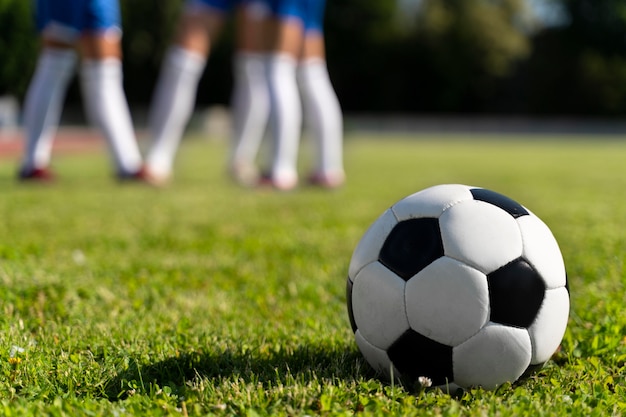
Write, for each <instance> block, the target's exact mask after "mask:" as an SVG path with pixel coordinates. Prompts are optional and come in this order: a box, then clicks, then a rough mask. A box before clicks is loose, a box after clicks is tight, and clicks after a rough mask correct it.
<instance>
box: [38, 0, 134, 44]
mask: <svg viewBox="0 0 626 417" xmlns="http://www.w3.org/2000/svg"><path fill="white" fill-rule="evenodd" d="M35 21H36V24H37V29H38V30H39V31H40V32H41V33H44V34H46V35H47V36H50V37H53V38H55V39H58V40H61V41H68V42H73V41H75V40H76V39H77V38H78V36H80V34H81V33H83V32H87V31H93V32H100V31H102V32H106V31H109V30H111V29H113V30H116V31H119V32H120V33H121V30H122V29H121V17H120V5H119V2H118V0H35Z"/></svg>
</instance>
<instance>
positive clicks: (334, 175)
mask: <svg viewBox="0 0 626 417" xmlns="http://www.w3.org/2000/svg"><path fill="white" fill-rule="evenodd" d="M266 1H268V3H269V4H270V6H271V10H272V21H271V27H270V32H269V34H270V40H271V41H270V51H269V57H268V70H267V76H268V85H269V89H270V100H271V106H272V112H271V125H272V131H273V134H272V136H273V139H274V147H275V149H274V157H273V158H274V159H273V163H272V167H271V170H270V173H269V175H268V176H267V177H266V178H264V182H265V183H268V184H271V185H273V186H274V187H276V188H277V189H281V190H289V189H291V188H293V187H295V186H296V185H297V183H298V173H297V159H298V144H299V139H300V133H301V124H302V109H301V104H300V103H301V100H302V106H303V108H304V116H305V120H307V121H308V122H309V125H310V127H311V128H312V130H313V134H314V136H315V139H316V143H317V148H318V149H317V150H318V161H317V165H316V166H315V169H314V172H313V174H312V175H311V177H310V178H309V180H310V182H311V183H312V184H315V185H320V186H323V187H327V188H334V187H338V186H340V185H342V184H343V182H344V180H345V172H344V168H343V155H342V147H343V144H342V142H343V120H342V114H341V108H340V106H339V102H338V100H337V96H336V94H335V91H334V89H333V86H332V84H331V82H330V79H329V76H328V70H327V67H326V57H325V46H324V35H323V20H324V7H325V0H266ZM300 94H301V95H300Z"/></svg>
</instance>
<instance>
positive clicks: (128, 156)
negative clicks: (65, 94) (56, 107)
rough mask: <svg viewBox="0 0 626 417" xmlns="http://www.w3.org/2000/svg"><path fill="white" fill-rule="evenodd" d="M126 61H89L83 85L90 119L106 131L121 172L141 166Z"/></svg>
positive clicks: (118, 170)
mask: <svg viewBox="0 0 626 417" xmlns="http://www.w3.org/2000/svg"><path fill="white" fill-rule="evenodd" d="M122 78H123V75H122V62H121V61H120V60H119V59H117V58H107V59H104V60H85V61H84V62H83V64H82V66H81V84H82V85H81V86H82V92H83V100H84V103H85V109H86V111H87V115H88V116H89V118H90V120H92V122H93V123H94V124H95V125H96V126H97V127H98V128H100V129H101V130H102V133H103V134H104V137H105V138H106V140H107V143H108V145H109V148H110V150H111V154H112V156H113V159H114V162H115V165H116V168H117V174H119V175H129V174H133V173H135V172H137V171H139V169H141V154H140V152H139V146H138V145H137V139H136V136H135V131H134V127H133V122H132V119H131V116H130V110H129V108H128V103H127V101H126V96H125V94H124V87H123V79H122Z"/></svg>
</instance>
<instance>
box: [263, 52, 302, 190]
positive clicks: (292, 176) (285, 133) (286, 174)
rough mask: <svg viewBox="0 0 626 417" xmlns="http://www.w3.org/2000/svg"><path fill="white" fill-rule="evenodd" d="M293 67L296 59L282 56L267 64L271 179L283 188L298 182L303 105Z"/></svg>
mask: <svg viewBox="0 0 626 417" xmlns="http://www.w3.org/2000/svg"><path fill="white" fill-rule="evenodd" d="M296 66H297V62H296V60H295V59H294V58H293V57H291V56H289V55H285V54H273V55H270V56H269V57H268V61H267V76H268V85H269V90H270V102H271V106H272V107H271V115H270V121H271V127H272V137H273V139H274V144H273V145H274V161H273V164H272V179H273V180H274V183H275V184H276V185H277V186H279V187H284V188H291V187H293V186H294V185H295V184H296V183H297V181H298V174H297V162H298V161H297V160H298V145H299V141H300V132H301V127H302V104H301V103H300V94H299V92H298V84H297V82H296Z"/></svg>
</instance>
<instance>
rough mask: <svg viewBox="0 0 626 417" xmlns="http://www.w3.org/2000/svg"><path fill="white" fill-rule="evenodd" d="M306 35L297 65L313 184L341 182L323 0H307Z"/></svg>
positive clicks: (338, 120)
mask: <svg viewBox="0 0 626 417" xmlns="http://www.w3.org/2000/svg"><path fill="white" fill-rule="evenodd" d="M305 3H306V7H305V36H304V43H303V48H302V54H301V58H300V65H299V67H298V84H299V87H300V91H301V93H302V101H303V106H304V111H305V119H306V121H307V124H308V125H309V127H310V128H311V130H312V133H313V136H314V139H315V143H316V145H317V146H316V148H317V161H316V165H315V167H314V170H313V174H312V175H311V178H310V180H311V182H312V183H313V184H316V185H321V186H324V187H329V188H334V187H337V186H339V185H341V184H343V182H344V180H345V172H344V168H343V116H342V113H341V106H340V104H339V100H338V98H337V94H336V93H335V90H334V88H333V86H332V83H331V81H330V77H329V74H328V69H327V66H326V51H325V45H324V34H323V18H324V6H325V1H324V0H306V2H305Z"/></svg>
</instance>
